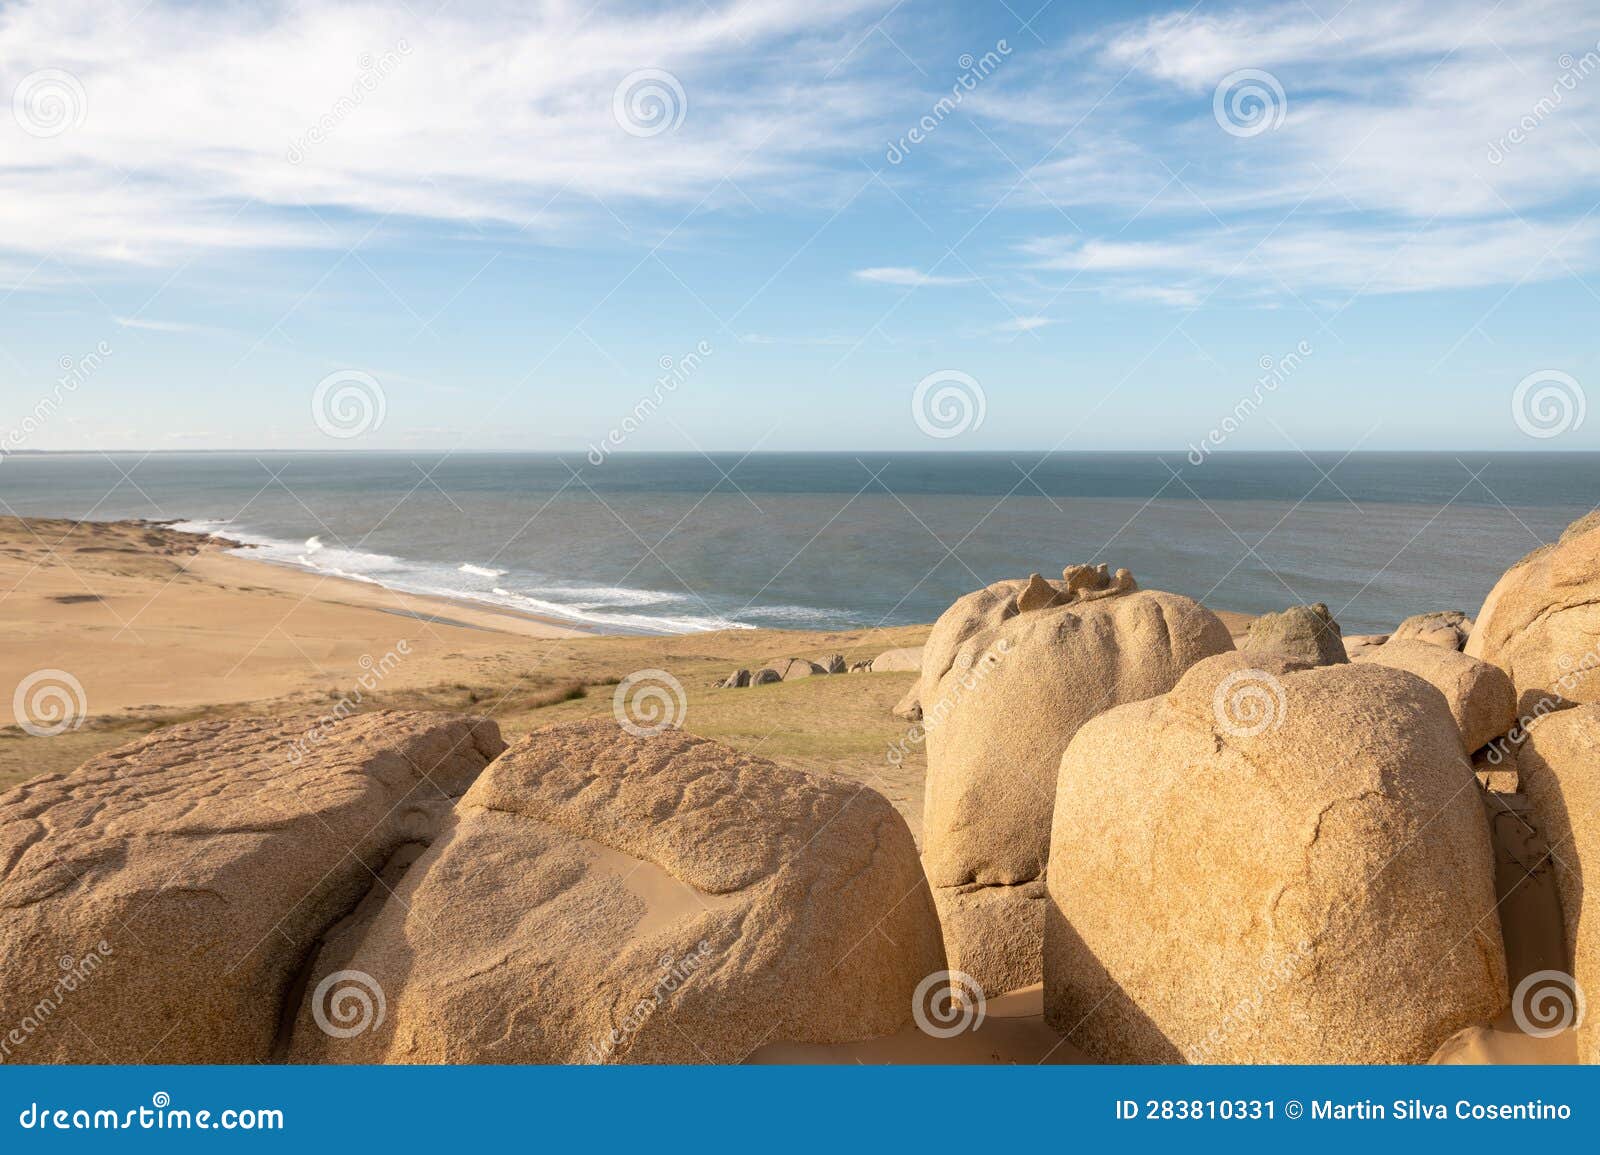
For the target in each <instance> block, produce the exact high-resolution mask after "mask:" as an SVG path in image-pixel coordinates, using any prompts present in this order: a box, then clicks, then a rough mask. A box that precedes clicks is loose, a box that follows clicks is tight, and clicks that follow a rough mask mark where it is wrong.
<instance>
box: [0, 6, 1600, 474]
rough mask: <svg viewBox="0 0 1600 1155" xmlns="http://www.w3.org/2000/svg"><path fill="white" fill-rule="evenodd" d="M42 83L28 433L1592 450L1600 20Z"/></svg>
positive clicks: (717, 19)
mask: <svg viewBox="0 0 1600 1155" xmlns="http://www.w3.org/2000/svg"><path fill="white" fill-rule="evenodd" d="M0 94H3V95H5V96H8V97H10V98H11V99H10V106H9V109H7V108H0V380H3V381H4V383H5V389H4V392H3V397H4V404H3V407H0V431H9V432H8V433H7V436H8V438H9V440H8V441H7V442H6V443H5V448H6V449H15V448H32V449H71V448H92V449H102V450H119V449H190V448H323V449H353V448H371V449H417V450H450V449H507V450H510V449H526V450H558V451H566V452H573V451H583V450H584V449H586V448H587V447H589V446H592V445H595V444H597V443H599V442H601V441H602V440H603V439H605V438H606V436H607V434H608V432H609V431H612V430H618V431H620V432H621V433H622V434H623V436H621V437H620V438H619V439H618V440H619V441H620V443H621V444H620V446H619V449H620V451H631V450H693V449H697V448H698V449H706V450H741V451H743V450H749V449H752V448H762V449H804V448H822V449H862V448H879V449H1011V448H1018V449H1022V448H1027V449H1046V448H1060V449H1065V450H1071V449H1106V448H1146V447H1151V448H1163V449H1171V448H1177V447H1184V446H1190V445H1197V444H1199V443H1201V442H1202V441H1204V440H1205V439H1206V438H1207V437H1208V435H1209V434H1211V433H1212V432H1213V431H1217V432H1220V433H1221V434H1222V435H1221V436H1220V437H1216V438H1213V439H1212V443H1213V444H1214V445H1216V446H1218V447H1220V449H1222V450H1234V449H1290V448H1294V447H1304V448H1307V449H1318V448H1339V449H1348V448H1351V447H1354V446H1360V447H1362V448H1372V449H1384V448H1458V447H1459V448H1465V447H1481V448H1492V447H1507V448H1521V449H1593V448H1600V416H1595V417H1593V418H1591V419H1589V420H1585V421H1583V422H1581V423H1579V421H1578V418H1579V414H1580V411H1581V410H1582V409H1585V408H1586V403H1587V397H1586V395H1585V393H1584V389H1585V387H1586V386H1587V387H1589V388H1591V389H1592V388H1594V387H1596V386H1597V384H1600V346H1597V342H1596V337H1595V330H1596V326H1595V324H1594V320H1595V318H1596V316H1597V315H1600V314H1597V309H1600V267H1597V266H1600V211H1597V208H1600V145H1597V143H1596V141H1597V140H1600V115H1597V112H1600V8H1596V7H1595V6H1594V5H1593V4H1592V3H1589V2H1584V0H1550V2H1535V3H1504V4H1500V5H1498V6H1496V7H1494V8H1493V9H1489V8H1487V7H1486V6H1484V5H1479V4H1467V3H1457V2H1453V0H1440V2H1437V3H1430V4H1425V5H1424V4H1415V3H1404V2H1401V3H1394V2H1389V3H1381V4H1368V3H1361V2H1351V3H1348V4H1344V5H1343V6H1342V7H1341V6H1340V5H1339V4H1338V3H1337V2H1336V0H1311V2H1306V3H1302V2H1298V0H1296V2H1293V3H1285V4H1263V5H1248V6H1242V7H1241V6H1224V5H1213V4H1210V3H1202V4H1199V5H1196V6H1194V7H1172V6H1166V5H1149V6H1141V5H1126V4H1118V5H1102V4H1069V3H1067V2H1066V0H1056V2H1055V3H1050V4H1045V5H1043V7H1040V0H1003V2H1002V0H995V2H993V3H986V2H983V0H974V2H969V3H930V2H922V3H917V2H911V0H907V2H904V3H898V4H890V3H884V2H881V0H880V2H876V3H866V2H858V0H804V2H800V0H771V2H769V3H762V4H756V3H746V4H732V3H721V2H718V0H706V2H705V3H701V2H699V0H693V2H691V3H687V4H682V5H675V4H650V5H642V6H641V5H613V4H605V3H601V4H598V5H594V6H592V7H591V5H590V4H588V3H546V4H533V5H511V4H491V5H479V4H471V3H467V2H466V0H458V2H456V3H451V4H448V5H445V6H444V7H442V8H437V9H436V8H435V6H434V4H433V3H432V2H431V0H423V2H422V3H421V4H417V3H415V2H413V3H412V4H411V5H410V6H409V7H408V6H405V5H394V6H390V5H330V4H323V3H319V2H316V0H306V2H304V3H299V4H285V5H229V6H225V7H216V6H209V5H189V4H174V3H169V2H168V0H152V2H151V3H148V4H146V3H142V2H141V0H135V2H131V3H125V4H117V3H111V4H106V3H79V2H77V0H50V2H48V3H39V4H35V3H6V4H0ZM630 97H637V98H638V99H637V100H633V99H630ZM1233 97H1237V98H1238V99H1237V100H1234V99H1231V98H1233ZM941 101H943V103H941ZM7 112H9V115H5V113H7ZM919 126H920V127H919ZM914 129H915V130H916V132H915V133H913V130H914ZM1286 359H1287V361H1286ZM1266 364H1271V365H1272V366H1273V367H1274V369H1275V371H1277V378H1276V379H1275V383H1274V384H1273V385H1272V386H1271V387H1270V388H1263V386H1262V385H1261V384H1260V378H1261V377H1262V376H1263V373H1264V370H1263V365H1266ZM1285 365H1287V368H1285V367H1284V366H1285ZM64 366H70V367H71V368H70V370H67V371H65V372H66V373H70V376H69V378H68V379H69V382H70V384H69V386H68V387H63V385H62V384H61V380H62V378H63V376H64ZM663 366H670V367H671V371H672V372H674V373H675V374H676V377H675V378H674V381H673V386H672V387H671V388H667V389H663V387H662V386H661V385H660V384H658V383H657V381H658V378H660V377H661V376H662V375H663ZM930 379H931V383H930V384H929V385H928V386H926V387H924V388H922V389H921V390H920V391H919V383H922V382H924V381H930ZM323 382H330V384H328V385H326V386H323V387H322V388H321V389H319V385H320V384H321V383H323ZM1524 383H1526V384H1524ZM341 390H345V391H347V392H348V395H347V396H345V397H344V399H343V401H342V402H337V404H341V405H343V406H344V408H341V409H338V410H337V411H332V412H331V416H330V406H335V405H336V399H337V398H338V397H339V396H340V391H341ZM941 390H943V391H945V395H944V399H943V405H944V407H945V408H944V410H943V414H942V416H941V414H940V413H938V412H934V413H933V414H932V415H931V416H930V415H929V413H928V412H927V411H926V406H928V405H932V404H934V403H935V402H937V401H938V398H939V396H940V392H941ZM919 397H920V399H921V401H922V403H923V404H924V406H925V411H924V413H923V414H922V416H923V420H921V421H919V420H917V416H918V415H917V414H916V413H915V412H914V408H913V406H914V402H915V401H916V400H917V399H918V398H919ZM379 398H381V421H379V420H378V419H377V413H378V399H379ZM644 399H650V400H649V403H647V404H646V405H645V408H644V409H643V410H641V409H640V408H639V407H640V404H641V401H642V400H644ZM1246 399H1248V401H1246ZM1242 402H1246V403H1245V404H1243V408H1241V403H1242ZM980 403H981V413H982V420H981V423H980V422H979V421H978V420H977V414H978V412H979V408H980ZM319 405H320V406H321V407H322V409H321V410H320V411H319V409H318V406H319ZM1517 406H1520V407H1521V409H1520V412H1519V411H1518V409H1517V408H1516V407H1517ZM352 407H353V409H352ZM352 413H354V415H353V416H352ZM630 414H635V415H638V414H642V416H637V417H636V419H633V420H631V421H629V420H628V419H629V415H630ZM1519 417H1520V418H1521V420H1518V418H1519ZM319 418H320V419H319ZM1229 419H1231V421H1232V427H1231V428H1226V429H1223V428H1221V427H1222V426H1223V423H1224V422H1225V420H1229ZM941 421H942V422H943V424H942V425H941V424H940V423H941ZM341 422H343V423H344V424H341ZM625 422H628V425H627V427H626V428H623V426H624V423H625ZM330 427H332V428H333V429H334V431H335V432H337V433H356V434H358V435H356V436H329V433H328V431H327V430H328V429H329V428H330ZM930 429H932V430H933V432H934V433H936V434H954V435H950V436H932V435H930V433H929V430H930ZM1530 429H1531V430H1532V431H1533V432H1534V433H1538V434H1542V435H1541V436H1534V435H1532V433H1530V432H1529V430H1530Z"/></svg>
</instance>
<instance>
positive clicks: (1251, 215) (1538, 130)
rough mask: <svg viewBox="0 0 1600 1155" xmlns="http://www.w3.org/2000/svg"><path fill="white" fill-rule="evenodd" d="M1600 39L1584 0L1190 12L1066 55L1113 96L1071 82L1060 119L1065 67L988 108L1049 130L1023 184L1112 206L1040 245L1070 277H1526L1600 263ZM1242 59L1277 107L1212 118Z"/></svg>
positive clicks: (1390, 280) (1231, 289) (1036, 192)
mask: <svg viewBox="0 0 1600 1155" xmlns="http://www.w3.org/2000/svg"><path fill="white" fill-rule="evenodd" d="M1323 7H1327V8H1328V12H1327V13H1326V15H1328V16H1329V17H1331V19H1329V20H1328V21H1327V22H1325V21H1324V19H1323V17H1322V16H1319V15H1318V14H1317V11H1314V9H1317V10H1320V9H1321V8H1323ZM1597 41H1600V8H1596V7H1595V5H1594V4H1592V3H1590V2H1589V0H1528V2H1525V3H1521V4H1502V5H1497V6H1495V7H1493V8H1489V7H1487V6H1482V5H1476V4H1467V3H1464V2H1462V0H1456V2H1429V3H1422V2H1420V0H1401V2H1399V3H1393V2H1385V3H1378V2H1376V0H1356V2H1353V3H1350V4H1348V5H1346V6H1344V7H1343V8H1338V7H1337V6H1336V5H1335V6H1316V5H1305V4H1300V3H1282V4H1277V5H1269V6H1262V7H1251V8H1249V9H1235V10H1231V11H1222V12H1216V11H1205V10H1203V11H1194V12H1189V13H1172V14H1166V15H1162V16H1158V17H1154V18H1150V19H1145V20H1141V21H1138V22H1135V23H1132V24H1127V25H1123V26H1121V27H1118V28H1114V29H1111V30H1108V31H1105V32H1102V33H1100V34H1097V35H1095V36H1093V37H1091V38H1088V39H1086V40H1084V41H1082V42H1081V43H1079V44H1078V45H1076V46H1075V50H1074V52H1073V53H1072V54H1071V55H1069V56H1068V57H1066V58H1064V59H1061V60H1058V61H1057V62H1056V64H1055V65H1054V67H1056V68H1059V69H1061V70H1062V71H1067V70H1070V71H1071V73H1072V76H1073V79H1074V81H1075V84H1074V91H1075V92H1089V93H1092V94H1094V95H1095V96H1097V97H1099V99H1100V101H1101V103H1100V105H1099V106H1098V107H1096V108H1094V110H1093V111H1092V112H1088V111H1087V110H1086V109H1085V108H1084V107H1083V105H1082V101H1081V100H1078V99H1076V98H1073V99H1072V100H1070V101H1069V102H1067V104H1066V105H1065V106H1064V107H1062V108H1061V110H1060V112H1059V114H1057V115H1056V116H1055V118H1054V120H1055V125H1059V126H1060V128H1059V131H1057V132H1055V133H1052V132H1051V131H1050V129H1051V128H1053V127H1054V125H1052V124H1051V123H1050V122H1051V110H1050V102H1049V100H1048V99H1047V98H1048V96H1049V95H1051V94H1052V93H1053V92H1055V91H1057V90H1059V88H1060V87H1061V74H1060V73H1057V72H1040V73H1036V74H1035V75H1034V76H1032V77H1031V78H1030V80H1031V83H1026V84H1021V85H1018V84H1013V86H1012V88H1011V89H1010V90H1005V91H1002V90H998V89H996V90H990V91H987V92H985V93H984V96H983V100H982V102H981V103H980V104H979V108H980V109H981V111H982V112H983V113H984V114H985V115H987V116H989V117H990V118H991V119H992V121H993V122H994V123H996V124H998V125H1001V126H1003V127H1004V128H1005V130H1006V131H1007V132H1008V133H1012V134H1014V133H1017V132H1027V133H1028V135H1029V139H1030V140H1035V141H1042V142H1043V143H1041V144H1039V145H1037V146H1036V148H1035V149H1034V150H1033V152H1032V153H1031V154H1030V153H1029V151H1028V150H1027V149H1022V150H1021V151H1022V154H1023V155H1024V156H1027V155H1034V156H1035V158H1036V163H1035V165H1034V167H1032V168H1031V169H1030V170H1029V180H1028V181H1027V182H1025V183H1023V184H1021V186H1020V187H1019V188H1018V189H1017V192H1016V198H1017V199H1018V200H1019V201H1022V202H1024V203H1032V204H1033V205H1035V206H1036V207H1041V208H1044V207H1049V206H1050V205H1055V206H1059V207H1063V208H1065V209H1067V210H1070V211H1072V212H1073V213H1074V214H1076V213H1077V212H1078V210H1079V208H1080V207H1085V208H1087V209H1088V210H1090V211H1092V212H1094V213H1095V214H1097V215H1096V216H1095V217H1091V218H1090V219H1091V220H1092V221H1097V222H1099V227H1095V226H1093V225H1091V226H1089V227H1086V230H1085V234H1086V235H1082V236H1078V237H1074V238H1067V239H1060V238H1052V237H1044V238H1038V239H1036V240H1034V241H1033V242H1031V243H1028V244H1025V245H1024V246H1023V248H1024V251H1025V252H1026V253H1027V254H1028V255H1029V256H1031V257H1032V258H1034V260H1035V261H1036V263H1037V265H1038V266H1039V267H1041V268H1044V269H1049V270H1054V271H1060V272H1068V273H1070V274H1071V278H1070V280H1068V281H1066V282H1064V283H1065V284H1070V285H1072V286H1074V287H1075V288H1084V287H1090V286H1096V287H1101V288H1103V289H1105V290H1106V291H1107V292H1109V293H1112V294H1114V295H1119V296H1123V297H1134V296H1142V297H1144V298H1145V299H1156V300H1159V299H1168V300H1170V301H1171V302H1172V303H1175V304H1193V303H1195V302H1196V301H1197V300H1198V299H1199V298H1200V297H1203V296H1205V295H1206V294H1208V293H1211V292H1213V291H1214V290H1215V291H1216V292H1218V293H1221V294H1224V295H1226V296H1234V295H1246V296H1249V295H1267V294H1271V293H1282V292H1283V291H1284V290H1291V291H1293V292H1295V293H1303V292H1307V291H1309V290H1318V289H1333V290H1338V291H1346V292H1354V291H1356V290H1358V289H1364V291H1366V292H1409V291H1421V290H1427V289H1452V288H1468V287H1477V286H1483V285H1492V284H1512V283H1516V282H1518V281H1520V280H1523V279H1524V278H1526V279H1530V280H1541V279H1548V278H1553V277H1564V276H1567V275H1569V273H1570V272H1572V271H1581V272H1587V271H1590V270H1594V269H1596V268H1597V267H1600V242H1597V239H1596V235H1595V228H1594V227H1593V221H1594V220H1595V218H1589V219H1588V220H1585V219H1584V214H1585V212H1586V211H1588V210H1589V209H1590V207H1591V205H1592V204H1593V203H1594V202H1595V200H1596V198H1597V196H1600V47H1597ZM1241 69H1256V70H1262V71H1265V72H1267V73H1270V74H1271V76H1272V77H1273V78H1274V79H1275V80H1276V81H1277V82H1278V83H1279V84H1281V86H1282V89H1283V91H1284V94H1285V100H1286V110H1285V111H1286V115H1285V116H1284V119H1283V122H1282V124H1281V126H1279V127H1277V128H1275V129H1272V130H1270V131H1266V132H1262V133H1260V134H1259V135H1253V136H1248V137H1240V136H1234V135H1230V134H1228V133H1227V132H1225V131H1223V129H1222V128H1221V127H1220V126H1219V125H1218V123H1217V122H1216V120H1215V119H1214V116H1213V104H1212V98H1213V94H1214V91H1215V90H1216V88H1217V87H1218V85H1219V82H1220V81H1221V80H1222V79H1223V77H1225V76H1228V75H1229V74H1230V73H1233V72H1235V71H1237V70H1241ZM1022 72H1023V69H1021V68H1019V69H1017V70H1015V71H1014V72H1013V73H1012V74H1011V75H1010V76H1009V77H1008V79H1010V80H1012V81H1016V80H1017V79H1018V77H1019V76H1020V75H1021V74H1022ZM1102 94H1103V95H1102ZM1086 112H1087V115H1086ZM1074 126H1076V127H1074ZM1069 128H1071V131H1070V132H1068V131H1067V129H1069ZM1041 130H1043V131H1041ZM1518 138H1520V139H1518ZM1051 142H1056V147H1055V148H1054V149H1053V151H1051V152H1049V153H1047V154H1045V155H1043V156H1039V155H1038V154H1039V152H1040V151H1041V150H1043V149H1046V148H1049V147H1050V144H1051ZM1006 183H1008V184H1009V183H1010V180H1009V178H1007V181H1006ZM1107 220H1110V221H1111V222H1113V223H1112V224H1110V226H1109V227H1106V226H1105V224H1104V222H1105V221H1107ZM1147 238H1148V239H1147ZM1547 254H1548V256H1547ZM1225 279H1227V280H1228V283H1226V284H1223V283H1222V282H1223V281H1224V280H1225Z"/></svg>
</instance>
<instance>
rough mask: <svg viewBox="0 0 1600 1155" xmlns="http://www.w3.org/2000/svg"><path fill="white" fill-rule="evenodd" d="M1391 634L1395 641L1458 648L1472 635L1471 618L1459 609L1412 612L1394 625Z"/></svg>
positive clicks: (1451, 648)
mask: <svg viewBox="0 0 1600 1155" xmlns="http://www.w3.org/2000/svg"><path fill="white" fill-rule="evenodd" d="M1391 636H1392V638H1393V640H1394V641H1397V642H1425V643H1426V644H1428V645H1430V646H1443V647H1444V648H1445V649H1447V650H1459V649H1461V648H1462V647H1463V646H1465V645H1466V644H1467V639H1468V638H1470V637H1471V636H1472V619H1471V618H1469V617H1467V615H1466V614H1464V613H1462V612H1461V611H1460V610H1440V611H1438V612H1437V613H1431V614H1413V615H1412V616H1411V617H1409V618H1407V619H1406V620H1405V621H1403V622H1401V623H1400V624H1399V625H1398V626H1396V627H1395V629H1394V633H1393V635H1391Z"/></svg>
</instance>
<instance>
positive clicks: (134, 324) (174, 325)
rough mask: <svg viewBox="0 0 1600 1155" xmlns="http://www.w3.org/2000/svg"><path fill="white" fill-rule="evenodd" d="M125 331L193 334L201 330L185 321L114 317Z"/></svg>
mask: <svg viewBox="0 0 1600 1155" xmlns="http://www.w3.org/2000/svg"><path fill="white" fill-rule="evenodd" d="M112 320H114V321H115V322H116V323H117V324H118V325H119V326H120V327H122V328H124V329H146V330H149V331H150V332H152V333H193V332H197V331H198V330H199V328H200V326H198V325H191V324H188V323H187V322H184V321H151V320H146V319H145V318H143V317H113V318H112Z"/></svg>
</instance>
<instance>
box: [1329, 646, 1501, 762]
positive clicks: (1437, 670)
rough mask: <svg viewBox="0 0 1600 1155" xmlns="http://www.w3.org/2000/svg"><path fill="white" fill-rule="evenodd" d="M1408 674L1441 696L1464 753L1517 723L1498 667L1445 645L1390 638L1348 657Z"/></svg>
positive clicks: (1496, 736) (1491, 739)
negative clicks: (1458, 731) (1404, 671)
mask: <svg viewBox="0 0 1600 1155" xmlns="http://www.w3.org/2000/svg"><path fill="white" fill-rule="evenodd" d="M1351 660H1352V661H1356V662H1370V663H1372V664H1374V665H1379V666H1388V667H1389V668H1390V669H1395V670H1408V671H1410V672H1411V673H1413V674H1415V675H1417V677H1419V678H1421V679H1422V680H1423V681H1425V682H1427V683H1428V684H1429V685H1430V686H1432V687H1433V688H1434V689H1436V690H1438V691H1439V692H1440V693H1441V694H1443V695H1444V699H1445V701H1446V702H1448V703H1449V704H1450V714H1451V716H1452V717H1453V718H1455V720H1456V727H1457V729H1459V730H1460V731H1461V744H1462V748H1463V749H1464V750H1466V751H1467V752H1468V753H1469V754H1470V753H1471V752H1472V751H1474V750H1477V749H1478V748H1479V747H1480V746H1483V745H1484V744H1485V743H1488V742H1492V741H1493V740H1494V739H1496V738H1499V737H1501V736H1502V735H1504V734H1506V733H1507V732H1509V731H1510V729H1511V727H1512V726H1513V725H1514V724H1515V723H1516V720H1517V694H1516V691H1515V690H1514V689H1513V688H1512V686H1511V679H1510V678H1509V677H1507V676H1506V672H1505V671H1504V670H1502V669H1501V668H1500V667H1499V666H1491V665H1490V664H1489V663H1488V662H1483V661H1479V660H1478V659H1477V658H1474V657H1470V656H1468V655H1467V654H1462V653H1458V652H1457V651H1455V650H1453V649H1450V648H1448V647H1446V646H1443V645H1440V644H1438V643H1434V642H1425V641H1401V640H1393V641H1390V642H1387V643H1385V644H1384V645H1381V646H1373V647H1371V648H1370V649H1367V650H1365V651H1363V652H1362V653H1360V654H1358V655H1357V656H1356V657H1354V658H1353V659H1351Z"/></svg>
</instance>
